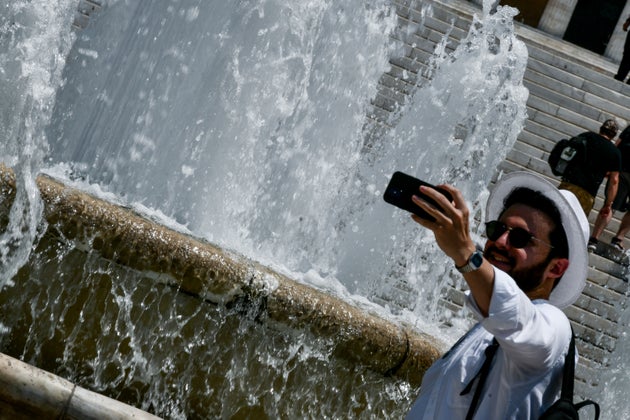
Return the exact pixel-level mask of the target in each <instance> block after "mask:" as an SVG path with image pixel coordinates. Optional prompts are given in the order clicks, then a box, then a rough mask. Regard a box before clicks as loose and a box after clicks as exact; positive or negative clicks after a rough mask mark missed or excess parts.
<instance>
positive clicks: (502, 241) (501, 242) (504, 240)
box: [494, 230, 510, 248]
mask: <svg viewBox="0 0 630 420" xmlns="http://www.w3.org/2000/svg"><path fill="white" fill-rule="evenodd" d="M509 234H510V231H509V230H506V231H505V232H503V233H502V234H501V236H499V237H498V238H497V239H496V240H495V241H494V243H495V245H497V246H500V247H503V248H507V247H508V245H509V244H510V241H509V239H508V237H509Z"/></svg>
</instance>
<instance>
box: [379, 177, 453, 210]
mask: <svg viewBox="0 0 630 420" xmlns="http://www.w3.org/2000/svg"><path fill="white" fill-rule="evenodd" d="M421 185H425V186H427V187H431V188H434V189H436V190H437V191H439V192H441V193H442V194H443V195H444V196H445V197H446V198H448V200H449V201H453V197H452V196H451V194H450V193H449V192H448V191H446V190H445V189H443V188H437V187H435V186H433V185H431V184H429V183H428V182H424V181H421V180H419V179H417V178H414V177H412V176H411V175H407V174H405V173H402V172H394V175H392V178H391V179H390V180H389V184H388V185H387V188H386V189H385V193H384V194H383V199H384V200H385V201H386V202H388V203H389V204H393V205H394V206H396V207H398V208H401V209H403V210H406V211H408V212H411V213H413V214H415V215H417V216H419V217H422V218H423V219H427V220H431V221H434V220H435V218H434V217H433V216H431V215H430V214H429V213H427V212H426V211H424V210H422V209H421V208H420V207H418V206H417V205H416V204H415V203H414V202H413V201H411V197H412V196H413V195H417V196H419V197H421V198H422V199H423V200H425V201H427V202H428V203H431V204H432V205H434V206H435V207H437V208H438V209H439V208H440V206H439V205H438V204H437V203H436V202H435V200H433V199H432V198H429V197H428V196H426V195H425V194H422V193H421V192H420V186H421Z"/></svg>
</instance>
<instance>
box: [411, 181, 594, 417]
mask: <svg viewBox="0 0 630 420" xmlns="http://www.w3.org/2000/svg"><path fill="white" fill-rule="evenodd" d="M440 187H442V188H444V189H446V190H448V192H449V193H450V194H451V195H452V196H453V201H452V202H450V201H449V200H448V199H447V198H446V197H445V196H443V195H442V194H440V193H439V192H437V191H436V190H434V189H432V188H428V187H421V190H422V192H423V193H426V194H427V195H428V196H429V197H430V198H432V199H433V200H435V201H436V202H437V203H438V204H439V207H440V208H439V209H438V208H436V207H433V206H431V205H430V204H429V203H428V202H426V201H423V200H422V199H421V198H419V197H418V196H415V197H414V198H413V202H414V203H415V204H416V205H417V206H419V207H421V208H422V209H423V210H425V211H427V212H428V213H429V214H430V215H431V216H432V217H434V218H435V221H429V220H427V219H422V218H419V217H418V216H416V215H412V218H413V219H414V220H415V221H416V222H417V223H419V224H420V225H422V226H423V227H425V228H427V229H429V230H431V231H432V232H433V234H434V236H435V240H436V242H437V245H438V246H439V248H440V249H441V250H442V251H443V252H444V253H445V254H446V255H447V256H448V257H450V258H451V259H452V261H453V265H454V267H455V268H456V269H457V270H459V272H460V273H462V275H463V277H464V280H465V281H466V283H467V284H468V287H469V289H470V291H469V292H467V302H466V304H467V306H468V307H469V308H470V309H471V310H472V312H473V314H474V315H475V317H476V318H477V319H478V323H477V324H476V325H474V326H473V328H472V329H471V330H469V331H468V332H467V333H466V334H465V335H464V336H463V337H462V338H461V339H460V340H459V341H458V342H457V343H456V344H455V345H454V346H453V347H452V348H451V349H450V350H449V351H448V352H447V353H446V354H445V355H444V356H443V357H442V358H441V359H439V360H437V361H436V362H435V363H434V364H433V365H432V366H431V368H429V370H428V371H427V372H426V373H425V375H424V377H423V380H422V385H421V387H420V394H419V396H418V398H417V399H416V401H415V403H414V405H413V407H412V409H411V411H410V412H409V413H408V416H407V418H408V419H430V420H436V419H438V420H439V419H444V420H446V419H448V420H452V419H464V418H473V417H474V418H476V419H530V418H538V417H539V416H540V415H541V414H542V413H543V412H544V411H545V410H546V409H547V408H549V407H550V406H551V405H552V404H553V403H554V401H555V400H556V399H557V398H558V397H559V395H560V388H561V381H562V373H563V367H564V358H565V355H566V354H567V352H568V349H569V344H570V340H571V336H572V333H571V325H570V322H569V320H568V318H567V317H566V315H565V314H564V313H563V312H562V310H561V309H562V308H565V307H566V306H569V305H571V304H572V303H573V302H575V300H576V299H577V298H578V297H579V296H580V294H581V291H582V289H583V287H584V285H585V282H586V273H587V268H588V267H587V258H588V253H587V250H586V243H587V240H588V234H589V225H588V221H587V219H586V216H585V215H584V212H583V211H582V209H581V206H580V204H579V202H578V200H577V198H576V197H575V195H574V194H573V193H571V192H570V191H567V190H559V189H557V188H556V187H554V186H553V184H551V183H550V182H548V181H546V180H544V179H543V178H541V177H540V176H537V175H534V174H532V173H528V172H513V173H510V174H507V175H504V176H503V178H502V179H501V180H499V181H498V182H497V183H496V185H495V186H494V188H493V190H492V192H491V194H490V196H489V198H488V203H487V208H486V236H487V242H486V244H485V248H484V250H483V252H481V251H480V250H477V249H476V246H475V243H474V242H473V240H472V239H471V235H470V231H469V224H470V221H469V210H468V207H467V205H466V202H465V200H464V197H463V196H462V193H461V192H460V191H459V190H458V189H456V188H455V187H452V186H449V185H440ZM487 349H494V350H493V351H495V352H496V354H494V356H493V360H492V359H490V360H492V364H491V365H489V366H490V367H489V371H488V374H487V381H485V385H483V384H480V383H479V380H478V379H479V378H478V375H479V372H480V370H481V369H482V366H483V365H484V360H485V359H486V356H485V355H486V350H487ZM486 369H487V368H486ZM482 376H484V375H482ZM476 387H481V388H480V389H479V392H477V389H476ZM477 393H478V394H479V398H478V399H476V398H474V394H477ZM475 399H476V401H475ZM467 415H468V417H467Z"/></svg>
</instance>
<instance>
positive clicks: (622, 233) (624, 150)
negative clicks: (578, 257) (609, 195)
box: [588, 125, 630, 251]
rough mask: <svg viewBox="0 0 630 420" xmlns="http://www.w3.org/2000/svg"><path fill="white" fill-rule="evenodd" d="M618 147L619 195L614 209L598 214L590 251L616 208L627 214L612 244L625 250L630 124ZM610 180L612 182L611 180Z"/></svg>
mask: <svg viewBox="0 0 630 420" xmlns="http://www.w3.org/2000/svg"><path fill="white" fill-rule="evenodd" d="M617 149H619V153H621V175H620V176H619V187H618V189H617V195H616V196H615V200H614V201H613V203H612V210H613V211H610V212H602V211H600V212H599V214H598V215H597V219H595V223H594V224H593V232H592V234H591V237H590V238H589V240H588V249H589V251H595V249H596V248H597V243H598V242H599V236H600V235H601V234H602V232H603V231H604V229H605V228H606V226H608V223H610V220H611V219H612V217H613V213H614V211H615V210H617V211H622V212H625V214H624V215H623V217H622V219H621V224H620V225H619V229H618V230H617V234H616V235H615V236H614V237H613V238H612V239H611V241H610V244H611V245H612V246H614V247H615V248H617V249H618V250H619V251H623V250H624V246H623V240H624V238H625V237H626V234H627V233H628V232H629V231H630V212H629V211H628V210H630V125H629V126H627V127H626V128H625V129H624V130H623V131H622V132H621V134H619V141H618V142H617ZM608 182H610V180H609V181H608ZM606 191H608V186H606ZM606 200H608V199H606ZM602 210H604V209H602Z"/></svg>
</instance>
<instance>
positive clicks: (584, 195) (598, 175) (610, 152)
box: [558, 119, 621, 217]
mask: <svg viewBox="0 0 630 420" xmlns="http://www.w3.org/2000/svg"><path fill="white" fill-rule="evenodd" d="M618 132H619V126H618V125H617V122H616V121H615V120H613V119H608V120H606V121H604V123H603V124H602V125H601V127H600V128H599V134H598V133H594V132H592V131H587V132H585V133H582V134H579V135H578V137H582V138H585V139H586V153H585V159H583V160H582V161H581V162H577V163H576V164H574V165H572V166H571V168H570V169H569V170H568V171H567V172H566V173H565V174H564V176H563V177H562V182H561V183H560V185H558V188H560V189H561V190H569V191H571V192H573V193H574V194H575V195H576V197H577V198H578V200H579V201H580V204H581V205H582V209H583V210H584V213H585V214H586V217H588V215H589V213H590V212H591V210H592V209H593V204H594V203H595V196H596V195H597V191H598V190H599V187H600V185H601V184H602V182H603V181H604V178H606V177H607V178H608V183H607V186H606V200H605V201H604V205H603V206H602V208H601V210H600V212H602V213H603V214H602V215H605V214H607V213H610V212H611V211H612V203H613V201H614V200H615V196H616V195H617V188H618V185H619V171H621V154H620V153H619V150H618V149H617V147H616V146H615V144H614V143H613V139H614V138H615V137H616V136H617V133H618Z"/></svg>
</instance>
